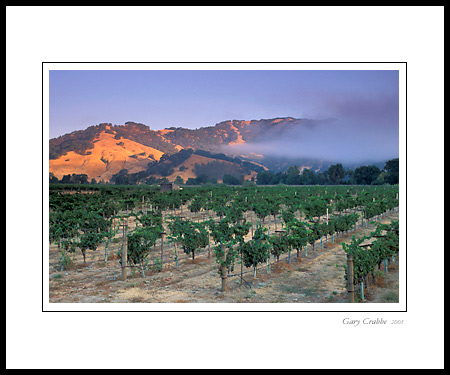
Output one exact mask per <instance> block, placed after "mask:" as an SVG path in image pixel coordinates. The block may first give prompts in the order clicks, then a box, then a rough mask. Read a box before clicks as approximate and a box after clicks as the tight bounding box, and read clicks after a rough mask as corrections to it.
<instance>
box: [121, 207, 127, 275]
mask: <svg viewBox="0 0 450 375" xmlns="http://www.w3.org/2000/svg"><path fill="white" fill-rule="evenodd" d="M122 227H123V232H122V233H123V237H122V280H123V281H125V280H126V279H127V263H128V262H127V228H128V205H127V220H126V222H125V224H122Z"/></svg>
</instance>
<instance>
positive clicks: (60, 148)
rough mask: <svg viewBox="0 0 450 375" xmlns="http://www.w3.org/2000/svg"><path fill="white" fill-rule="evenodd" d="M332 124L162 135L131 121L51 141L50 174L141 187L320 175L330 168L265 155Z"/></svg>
mask: <svg viewBox="0 0 450 375" xmlns="http://www.w3.org/2000/svg"><path fill="white" fill-rule="evenodd" d="M332 122H333V120H332V119H327V120H310V119H298V118H293V117H278V118H272V119H261V120H251V121H242V120H230V121H223V122H220V123H217V124H216V125H214V126H209V127H201V128H197V129H186V128H182V127H170V128H166V129H162V130H152V129H151V128H150V127H149V126H147V125H145V124H141V123H136V122H131V121H129V122H126V123H125V124H124V125H112V124H110V123H102V124H98V125H93V126H90V127H88V128H87V129H85V130H78V131H74V132H71V133H69V134H65V135H63V136H60V137H57V138H52V139H50V141H49V172H50V173H51V174H52V175H53V176H55V177H56V178H58V179H59V180H60V179H62V178H63V176H64V175H67V174H69V175H72V174H73V173H75V174H85V175H87V177H88V179H89V180H91V179H95V180H96V181H101V180H103V181H104V182H114V181H117V179H118V178H120V177H124V176H126V177H127V182H130V181H131V183H141V182H146V180H148V179H149V178H151V177H153V178H162V177H165V178H167V179H168V180H169V181H174V180H175V178H176V177H177V176H180V178H181V179H183V181H187V180H188V179H189V178H191V179H195V178H198V177H199V176H200V175H203V176H205V175H206V176H208V177H211V178H213V179H215V180H217V181H218V182H221V181H222V180H223V176H224V175H225V174H228V175H232V176H236V177H238V178H240V179H244V180H251V179H254V178H256V174H257V173H258V172H259V171H261V170H267V169H271V170H274V171H283V170H285V169H286V168H287V167H289V166H290V165H294V164H295V165H297V166H298V167H299V168H300V170H302V169H305V168H308V169H312V170H315V171H320V170H324V169H325V168H327V167H328V166H329V165H331V163H332V162H327V161H324V160H320V159H317V158H307V157H305V156H298V155H300V154H301V153H300V152H290V153H286V155H289V156H283V152H281V153H273V150H271V151H267V152H265V150H270V147H267V146H268V145H270V144H274V142H275V144H277V147H280V144H281V145H282V144H283V143H282V142H283V140H286V139H289V140H290V141H291V143H289V144H291V145H292V140H293V139H294V140H295V139H296V137H301V135H302V131H305V130H308V129H309V130H311V129H314V128H315V127H317V126H323V125H325V126H329V125H330V124H332ZM280 142H281V143H280ZM290 147H292V146H290ZM280 148H283V147H282V146H281V147H280ZM284 151H286V150H284ZM291 151H292V150H291ZM294 151H295V150H294ZM297 151H299V150H297Z"/></svg>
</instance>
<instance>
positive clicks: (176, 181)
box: [173, 176, 184, 185]
mask: <svg viewBox="0 0 450 375" xmlns="http://www.w3.org/2000/svg"><path fill="white" fill-rule="evenodd" d="M173 183H174V184H177V185H183V184H184V181H183V179H182V178H181V177H180V176H177V177H176V178H175V181H174V182H173Z"/></svg>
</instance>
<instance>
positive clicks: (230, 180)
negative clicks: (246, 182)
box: [223, 174, 241, 185]
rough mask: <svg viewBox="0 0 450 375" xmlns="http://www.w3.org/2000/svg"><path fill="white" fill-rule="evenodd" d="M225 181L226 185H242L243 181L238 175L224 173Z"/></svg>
mask: <svg viewBox="0 0 450 375" xmlns="http://www.w3.org/2000/svg"><path fill="white" fill-rule="evenodd" d="M223 183H224V184H226V185H240V184H241V182H240V181H239V179H238V178H237V177H236V176H233V175H231V174H224V175H223Z"/></svg>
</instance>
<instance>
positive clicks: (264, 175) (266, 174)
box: [256, 171, 274, 185]
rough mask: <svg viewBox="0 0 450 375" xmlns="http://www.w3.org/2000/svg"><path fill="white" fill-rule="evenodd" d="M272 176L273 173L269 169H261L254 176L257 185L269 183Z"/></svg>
mask: <svg viewBox="0 0 450 375" xmlns="http://www.w3.org/2000/svg"><path fill="white" fill-rule="evenodd" d="M273 178H274V174H273V173H272V172H271V171H261V172H259V173H258V174H257V176H256V183H257V184H258V185H270V184H272V180H273Z"/></svg>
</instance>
